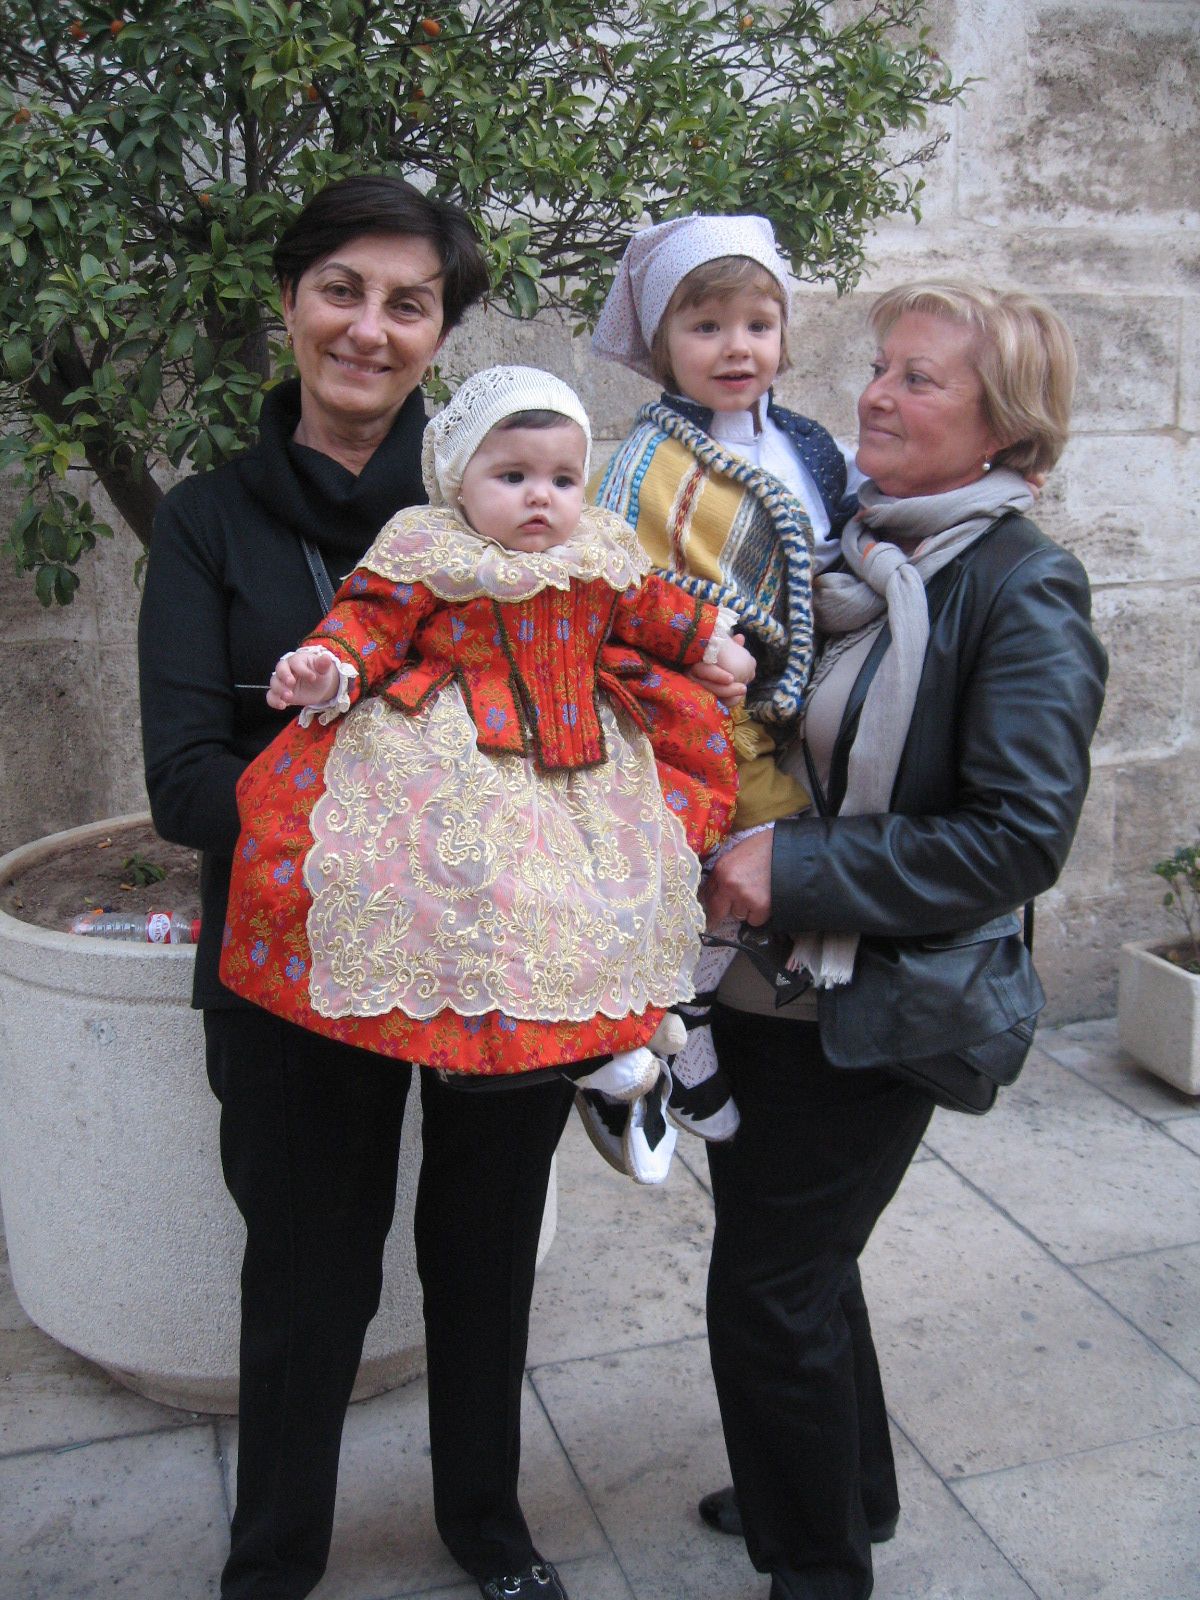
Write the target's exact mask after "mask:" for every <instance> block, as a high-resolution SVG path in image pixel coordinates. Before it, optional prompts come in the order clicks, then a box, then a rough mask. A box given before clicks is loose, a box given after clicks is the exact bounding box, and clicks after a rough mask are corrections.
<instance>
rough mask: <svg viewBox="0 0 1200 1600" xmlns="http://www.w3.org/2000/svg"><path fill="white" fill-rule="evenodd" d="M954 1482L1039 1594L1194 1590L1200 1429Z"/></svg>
mask: <svg viewBox="0 0 1200 1600" xmlns="http://www.w3.org/2000/svg"><path fill="white" fill-rule="evenodd" d="M953 1487H954V1492H955V1493H956V1494H957V1495H958V1496H959V1497H960V1498H961V1500H962V1501H963V1503H964V1505H967V1506H969V1507H970V1509H971V1511H972V1512H973V1514H974V1515H975V1517H976V1518H977V1520H978V1521H979V1523H980V1525H981V1527H983V1528H985V1529H986V1530H987V1531H988V1533H989V1534H990V1535H991V1537H992V1538H993V1539H994V1540H995V1541H996V1543H997V1544H998V1545H999V1546H1000V1547H1001V1548H1002V1549H1003V1550H1004V1551H1005V1552H1006V1553H1007V1555H1008V1556H1009V1557H1010V1559H1011V1560H1012V1561H1013V1563H1014V1565H1015V1566H1016V1567H1017V1568H1018V1569H1019V1570H1020V1571H1021V1573H1022V1574H1023V1575H1024V1576H1025V1578H1026V1579H1027V1580H1028V1582H1029V1584H1030V1585H1031V1587H1032V1588H1033V1590H1034V1591H1035V1593H1037V1594H1039V1595H1043V1596H1045V1597H1046V1600H1134V1597H1135V1596H1136V1597H1138V1600H1195V1597H1196V1596H1197V1595H1200V1537H1198V1536H1200V1527H1198V1522H1200V1513H1198V1511H1197V1505H1198V1503H1200V1429H1196V1428H1186V1429H1180V1430H1178V1431H1176V1432H1174V1433H1164V1434H1159V1435H1158V1436H1157V1437H1155V1438H1153V1439H1142V1440H1138V1441H1136V1442H1134V1443H1130V1444H1124V1445H1114V1446H1111V1447H1109V1448H1108V1449H1105V1450H1095V1451H1088V1452H1086V1453H1084V1454H1081V1455H1076V1456H1067V1457H1066V1458H1064V1459H1060V1460H1058V1461H1053V1462H1049V1461H1048V1462H1041V1463H1039V1464H1037V1465H1035V1466H1028V1467H1023V1468H1020V1469H1017V1470H1014V1471H1011V1472H1003V1473H997V1474H995V1475H993V1476H988V1477H981V1478H972V1479H969V1480H968V1481H966V1482H961V1483H956V1484H954V1486H953Z"/></svg>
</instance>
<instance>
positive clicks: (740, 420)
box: [708, 402, 867, 572]
mask: <svg viewBox="0 0 1200 1600" xmlns="http://www.w3.org/2000/svg"><path fill="white" fill-rule="evenodd" d="M760 406H761V402H760ZM761 410H762V426H761V428H758V427H756V425H755V424H756V417H755V413H754V412H753V411H714V412H713V418H712V422H711V423H710V424H709V429H708V431H709V433H710V434H711V435H712V437H713V438H714V439H715V440H716V441H717V443H718V444H720V445H723V446H724V447H725V449H726V450H729V451H730V452H731V453H732V454H733V455H736V456H741V458H742V460H743V461H748V462H749V463H750V464H751V466H755V467H761V468H762V470H763V471H764V472H769V473H771V475H772V476H773V477H776V478H778V479H779V481H780V482H781V483H782V484H783V485H784V487H785V488H788V489H790V490H791V491H792V493H793V494H794V495H795V496H796V498H797V500H799V502H800V504H801V505H802V506H803V507H804V509H805V511H806V512H807V513H808V520H809V521H810V522H811V523H812V531H813V540H814V544H815V550H814V564H815V566H816V568H817V571H818V572H819V571H821V570H823V568H825V567H826V566H828V565H829V563H830V562H831V561H832V560H834V559H835V558H836V556H837V555H838V553H839V552H840V550H841V540H840V539H831V538H830V535H829V513H828V511H826V509H825V502H824V501H823V500H822V499H821V491H820V490H819V489H818V488H817V485H816V481H815V480H814V478H813V476H812V473H811V472H809V470H808V468H807V467H806V466H805V465H804V463H803V461H801V460H800V457H799V456H798V455H797V454H796V452H795V450H794V449H793V448H792V444H791V441H790V440H789V439H788V436H787V434H786V433H784V431H783V429H782V428H781V427H780V426H779V425H778V423H775V422H772V421H771V418H770V417H769V416H767V414H766V407H765V406H761ZM838 449H839V450H840V451H841V452H842V456H843V459H844V460H845V462H846V489H847V491H848V492H849V493H853V492H854V491H855V490H856V489H857V488H858V487H859V485H860V484H863V483H865V482H866V481H867V480H866V474H865V473H863V472H860V471H859V469H858V467H857V466H856V464H855V461H854V452H853V450H851V449H849V448H847V446H846V445H844V444H842V443H841V442H840V441H838Z"/></svg>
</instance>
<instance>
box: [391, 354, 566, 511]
mask: <svg viewBox="0 0 1200 1600" xmlns="http://www.w3.org/2000/svg"><path fill="white" fill-rule="evenodd" d="M518 411H557V412H560V413H561V415H562V416H564V417H566V418H568V420H569V421H571V422H577V423H578V424H579V426H580V427H581V428H582V429H583V437H584V457H583V473H584V478H585V480H586V478H587V473H588V463H589V461H590V459H591V453H592V427H591V423H590V422H589V421H588V418H587V412H586V411H585V410H584V409H583V405H582V403H581V402H580V399H579V396H578V395H577V394H576V393H575V391H574V389H572V388H570V387H569V386H568V385H567V384H565V383H564V382H563V381H562V379H561V378H556V377H555V376H554V374H553V373H551V372H542V371H540V370H539V369H538V368H537V367H485V368H484V370H483V371H482V372H477V373H475V374H474V376H473V377H470V378H468V379H467V380H466V382H465V383H463V384H461V385H460V386H459V388H458V389H457V391H456V392H455V394H454V395H453V397H452V398H451V399H450V401H449V403H448V404H447V405H446V407H445V408H444V410H442V411H439V412H438V414H437V416H436V417H434V418H433V420H432V422H430V423H429V425H428V426H427V427H426V429H425V438H424V440H423V442H422V445H421V476H422V477H423V478H424V479H425V491H426V493H427V494H428V495H429V503H430V505H431V506H449V505H453V504H454V502H455V500H456V498H457V496H458V489H459V485H460V484H461V483H462V476H463V473H464V471H465V470H466V466H467V462H468V461H470V459H471V457H472V456H473V455H474V454H475V452H476V450H478V449H479V446H480V445H481V444H482V443H483V441H484V439H485V438H486V437H487V435H488V434H489V433H490V432H491V431H492V429H493V428H494V427H495V426H496V424H497V423H498V422H503V421H504V419H505V417H512V416H515V415H516V414H517V412H518Z"/></svg>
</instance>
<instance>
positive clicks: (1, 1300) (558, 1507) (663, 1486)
mask: <svg viewBox="0 0 1200 1600" xmlns="http://www.w3.org/2000/svg"><path fill="white" fill-rule="evenodd" d="M685 1142H687V1143H689V1144H690V1145H692V1147H691V1148H690V1149H689V1150H688V1151H687V1152H686V1155H687V1162H686V1164H685V1163H684V1162H677V1163H676V1167H675V1170H674V1172H673V1173H672V1176H671V1179H670V1182H669V1183H668V1184H667V1185H666V1186H665V1188H664V1189H662V1190H650V1191H647V1190H643V1191H636V1190H634V1189H632V1188H631V1187H630V1186H628V1185H627V1184H624V1183H622V1182H621V1181H620V1180H619V1179H618V1178H617V1176H616V1175H615V1174H613V1173H611V1172H610V1171H609V1170H608V1169H607V1168H606V1167H604V1166H603V1165H602V1164H601V1163H600V1161H599V1160H598V1158H597V1157H596V1156H595V1155H594V1153H593V1152H592V1150H591V1148H590V1146H588V1145H587V1143H586V1141H585V1140H584V1138H583V1136H582V1134H581V1132H580V1131H579V1129H578V1128H577V1127H575V1126H572V1129H571V1131H570V1133H569V1134H568V1137H567V1139H566V1140H565V1141H564V1147H563V1151H562V1155H561V1158H560V1191H559V1192H560V1198H559V1228H558V1237H557V1240H556V1242H555V1245H554V1248H553V1249H552V1250H551V1252H550V1256H549V1258H548V1259H547V1261H546V1263H545V1265H544V1267H543V1269H542V1272H541V1275H540V1277H539V1283H538V1293H537V1301H536V1304H535V1308H534V1334H533V1341H532V1346H531V1349H530V1363H529V1375H528V1381H527V1386H526V1419H525V1456H524V1484H525V1489H524V1503H525V1506H526V1510H527V1513H528V1515H529V1519H530V1523H531V1525H532V1526H533V1527H534V1529H535V1531H536V1533H537V1535H538V1536H539V1537H540V1539H541V1541H542V1547H543V1549H544V1551H545V1554H546V1555H547V1556H548V1557H550V1558H551V1559H553V1560H554V1561H556V1562H557V1563H558V1564H559V1566H560V1568H561V1570H562V1572H563V1575H564V1578H565V1580H566V1582H567V1585H568V1587H569V1589H570V1592H571V1594H572V1596H573V1597H575V1600H765V1594H766V1587H767V1585H766V1583H765V1581H764V1580H763V1579H761V1578H759V1577H758V1576H757V1575H756V1574H755V1573H754V1572H753V1571H752V1569H751V1568H750V1566H749V1563H748V1562H747V1560H746V1557H745V1554H744V1552H743V1550H742V1549H741V1546H740V1545H739V1544H738V1543H737V1542H736V1541H734V1540H730V1539H723V1538H720V1537H718V1536H717V1535H714V1534H711V1533H709V1532H708V1531H707V1530H706V1529H704V1528H703V1527H702V1526H701V1524H700V1523H699V1521H698V1519H697V1518H696V1515H695V1512H694V1504H695V1501H696V1499H697V1497H698V1496H699V1494H700V1493H701V1492H702V1491H704V1490H705V1489H709V1488H712V1487H715V1486H716V1485H718V1484H720V1483H722V1482H723V1481H725V1476H726V1468H725V1460H724V1452H723V1448H722V1444H721V1434H720V1428H719V1426H718V1421H717V1412H716V1406H715V1403H714V1401H713V1397H712V1393H711V1390H710V1384H709V1377H708V1367H707V1359H706V1354H705V1346H704V1332H703V1300H704V1269H705V1259H706V1255H707V1247H708V1235H709V1228H710V1222H711V1206H710V1201H709V1196H708V1192H707V1188H706V1175H705V1166H704V1160H703V1155H702V1154H699V1153H698V1147H696V1146H695V1145H694V1144H692V1142H691V1141H685ZM864 1275H865V1277H866V1280H867V1286H868V1295H869V1296H870V1298H871V1301H872V1306H873V1316H874V1322H875V1329H876V1336H877V1340H878V1343H879V1347H880V1351H881V1354H882V1358H883V1362H884V1367H885V1375H886V1378H887V1380H888V1393H889V1400H890V1405H891V1414H892V1418H893V1422H894V1427H895V1442H896V1450H897V1457H898V1462H899V1469H900V1474H901V1492H902V1496H903V1500H904V1514H903V1520H902V1523H901V1527H900V1532H899V1534H898V1536H897V1538H896V1539H895V1540H894V1541H893V1543H891V1544H889V1545H886V1546H883V1547H881V1548H880V1550H879V1551H878V1552H877V1553H878V1564H877V1580H876V1589H875V1594H876V1597H877V1600H1029V1597H1034V1596H1036V1597H1037V1600H1085V1597H1086V1600H1197V1597H1200V1103H1197V1102H1196V1101H1194V1100H1189V1099H1187V1098H1185V1097H1184V1096H1182V1095H1179V1094H1177V1093H1175V1092H1174V1091H1173V1090H1171V1089H1168V1088H1166V1087H1165V1086H1163V1085H1160V1084H1158V1083H1157V1082H1156V1081H1155V1080H1154V1079H1151V1078H1149V1077H1147V1076H1145V1075H1143V1074H1142V1073H1140V1072H1139V1071H1138V1070H1137V1069H1136V1068H1135V1067H1133V1066H1132V1065H1131V1063H1130V1062H1129V1061H1128V1059H1127V1058H1124V1057H1122V1055H1121V1054H1120V1052H1119V1050H1118V1049H1117V1046H1116V1043H1115V1032H1114V1029H1113V1026H1112V1024H1111V1023H1103V1022H1102V1023H1084V1024H1076V1025H1074V1026H1070V1027H1066V1028H1061V1029H1058V1030H1055V1031H1048V1032H1046V1033H1044V1034H1043V1035H1042V1036H1041V1038H1040V1049H1039V1050H1038V1051H1037V1052H1035V1055H1034V1057H1033V1058H1032V1060H1031V1061H1030V1064H1029V1066H1028V1067H1027V1068H1026V1071H1025V1074H1024V1076H1023V1077H1022V1079H1021V1081H1020V1083H1019V1085H1018V1086H1017V1087H1016V1088H1015V1089H1013V1090H1010V1091H1009V1092H1008V1094H1007V1096H1006V1097H1005V1099H1004V1101H1003V1103H1002V1105H1001V1107H1000V1108H998V1109H997V1111H995V1112H994V1113H993V1114H992V1115H991V1116H989V1117H987V1118H985V1119H983V1120H982V1121H976V1120H974V1119H971V1118H966V1117H955V1116H953V1115H949V1114H947V1113H944V1112H939V1113H938V1115H937V1117H936V1118H935V1120H934V1124H933V1126H932V1128H931V1130H930V1134H929V1138H928V1141H927V1145H926V1147H925V1149H924V1151H923V1152H922V1154H921V1157H920V1158H919V1160H918V1161H917V1163H916V1164H915V1165H914V1167H913V1169H912V1171H911V1172H910V1174H909V1176H908V1177H907V1179H906V1180H905V1183H904V1187H903V1188H902V1190H901V1192H900V1195H899V1197H898V1199H897V1200H896V1202H895V1204H894V1205H893V1207H892V1209H891V1211H890V1213H889V1214H888V1216H887V1217H886V1218H885V1219H884V1222H883V1223H882V1224H881V1226H880V1228H879V1230H878V1232H877V1234H876V1236H875V1238H874V1239H873V1240H872V1242H871V1246H870V1249H869V1251H868V1255H867V1259H866V1262H865V1269H864ZM235 1454H236V1430H235V1429H234V1427H233V1426H232V1424H231V1423H229V1422H228V1421H222V1420H218V1419H213V1418H206V1417H199V1416H195V1415H193V1414H191V1413H187V1412H178V1411H171V1410H168V1409H166V1408H163V1407H161V1406H156V1405H153V1404H151V1403H150V1402H148V1401H145V1400H142V1399H139V1398H138V1397H136V1396H134V1395H131V1394H128V1393H126V1392H125V1391H124V1390H122V1389H121V1388H119V1387H118V1386H117V1385H115V1384H114V1383H112V1382H111V1381H110V1380H109V1379H108V1378H107V1377H106V1376H104V1375H103V1374H102V1373H100V1372H98V1371H97V1370H96V1369H95V1368H93V1367H91V1366H90V1365H89V1364H88V1363H86V1362H84V1361H82V1360H79V1359H78V1358H76V1357H75V1356H73V1355H71V1354H70V1353H68V1352H66V1351H64V1350H63V1349H61V1348H60V1347H59V1346H57V1345H56V1344H54V1343H53V1342H52V1341H51V1340H50V1339H48V1338H46V1337H45V1336H44V1335H43V1334H42V1333H41V1332H40V1331H39V1330H38V1329H36V1328H34V1327H32V1326H31V1325H30V1324H29V1322H28V1320H27V1319H26V1318H25V1317H24V1315H23V1313H22V1312H21V1310H20V1307H19V1306H18V1305H17V1303H16V1300H15V1297H14V1296H13V1294H12V1291H11V1288H10V1287H9V1285H8V1281H7V1276H5V1278H4V1281H3V1285H2V1287H0V1505H2V1506H3V1507H4V1510H3V1512H2V1513H0V1596H3V1597H4V1600H85V1597H86V1600H91V1597H100V1596H119V1597H120V1600H210V1597H215V1596H216V1594H217V1583H216V1577H215V1574H216V1572H217V1571H218V1569H219V1566H220V1562H221V1559H222V1555H223V1551H224V1545H225V1539H226V1529H227V1522H228V1514H229V1501H230V1488H229V1484H230V1471H231V1467H232V1462H233V1459H234V1457H235ZM426 1454H427V1446H426V1441H425V1426H424V1388H423V1384H421V1383H419V1382H418V1383H414V1384H412V1385H411V1386H410V1387H408V1388H406V1389H402V1390H399V1391H397V1392H395V1393H393V1394H390V1395H385V1396H382V1397H380V1398H379V1399H376V1400H372V1401H367V1402H364V1403H362V1404H360V1405H357V1406H354V1407H352V1408H351V1414H350V1417H349V1421H348V1423H347V1428H346V1440H345V1447H344V1451H343V1470H342V1485H341V1488H342V1498H341V1501H340V1502H339V1515H338V1523H337V1530H336V1534H335V1539H334V1549H333V1555H332V1560H331V1563H330V1571H329V1574H328V1576H327V1577H326V1579H325V1581H324V1582H323V1584H322V1585H321V1586H320V1588H319V1589H318V1590H317V1591H316V1595H315V1596H314V1600H408V1597H411V1596H417V1595H432V1596H437V1597H438V1600H472V1597H474V1596H475V1595H476V1590H475V1588H474V1586H472V1585H464V1584H463V1583H462V1581H461V1573H459V1572H458V1571H457V1569H456V1568H455V1567H454V1566H453V1565H452V1563H451V1562H450V1561H449V1559H448V1558H447V1556H446V1555H445V1553H444V1552H443V1550H442V1547H441V1545H440V1544H439V1542H438V1539H437V1537H436V1534H435V1533H434V1529H433V1524H432V1518H431V1515H430V1511H429V1505H428V1493H427V1465H426V1460H425V1457H426Z"/></svg>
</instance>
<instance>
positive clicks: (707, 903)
mask: <svg viewBox="0 0 1200 1600" xmlns="http://www.w3.org/2000/svg"><path fill="white" fill-rule="evenodd" d="M774 840H775V834H774V830H773V829H771V828H764V829H763V830H762V832H761V833H755V834H751V836H750V838H748V839H743V840H742V841H741V843H740V844H735V845H734V846H733V848H732V849H730V850H726V852H725V853H724V855H723V856H721V858H720V860H719V861H718V862H717V864H716V866H715V867H714V868H713V869H712V871H711V872H710V873H709V875H708V879H707V882H706V883H705V885H704V887H703V889H702V890H701V891H700V899H701V901H702V903H703V905H704V909H705V911H706V912H707V913H708V925H709V927H710V928H715V927H716V925H717V924H718V923H719V922H722V921H724V919H725V918H726V917H733V918H734V920H735V921H737V922H748V923H749V924H750V926H751V927H752V928H761V927H762V925H763V923H764V922H766V921H767V920H768V919H769V917H770V915H771V850H772V847H773V844H774Z"/></svg>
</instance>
